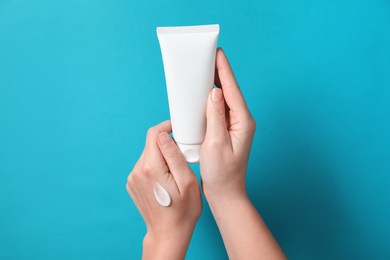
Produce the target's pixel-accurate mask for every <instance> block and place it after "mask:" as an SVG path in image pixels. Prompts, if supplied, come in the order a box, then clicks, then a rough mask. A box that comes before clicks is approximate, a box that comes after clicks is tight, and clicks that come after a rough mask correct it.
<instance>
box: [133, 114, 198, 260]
mask: <svg viewBox="0 0 390 260" xmlns="http://www.w3.org/2000/svg"><path fill="white" fill-rule="evenodd" d="M170 132H171V123H170V121H165V122H162V123H161V124H159V125H157V126H154V127H152V128H150V129H149V130H148V133H147V137H146V144H145V149H144V151H143V153H142V154H141V156H140V158H139V160H138V162H137V163H136V165H135V166H134V169H133V170H132V171H131V173H130V175H129V177H128V180H127V184H126V189H127V191H128V193H129V194H130V196H131V198H132V199H133V201H134V203H135V204H136V206H137V208H138V210H139V212H140V213H141V215H142V217H143V218H144V221H145V224H146V226H147V234H146V236H145V238H144V242H143V259H184V256H185V254H186V251H187V248H188V244H189V242H190V240H191V236H192V233H193V230H194V228H195V224H196V222H197V220H198V219H199V216H200V213H201V211H202V200H201V195H200V189H199V184H198V181H197V178H196V176H195V174H194V173H193V172H192V170H191V169H190V168H189V166H188V164H187V162H186V160H185V159H184V157H183V155H182V153H181V152H180V150H179V148H178V147H177V145H176V144H175V142H174V141H173V139H172V138H171V137H170V136H169V133H170ZM158 185H160V186H158ZM159 187H160V188H161V187H162V188H163V189H165V190H166V191H167V192H168V194H169V195H170V198H171V201H170V202H169V206H162V205H160V204H159V203H158V202H157V199H156V197H155V194H154V193H155V189H156V188H157V189H158V188H159ZM163 195H164V192H163Z"/></svg>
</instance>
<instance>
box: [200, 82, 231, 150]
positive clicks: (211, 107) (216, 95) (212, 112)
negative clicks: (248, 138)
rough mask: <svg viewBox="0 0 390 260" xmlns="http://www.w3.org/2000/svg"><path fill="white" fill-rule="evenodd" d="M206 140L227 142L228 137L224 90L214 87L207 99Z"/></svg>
mask: <svg viewBox="0 0 390 260" xmlns="http://www.w3.org/2000/svg"><path fill="white" fill-rule="evenodd" d="M206 118H207V130H206V137H205V141H208V140H209V141H213V142H217V143H225V142H226V140H227V137H228V131H227V123H226V115H225V101H224V97H223V91H222V89H220V88H213V89H212V90H211V92H210V95H209V98H208V101H207V111H206Z"/></svg>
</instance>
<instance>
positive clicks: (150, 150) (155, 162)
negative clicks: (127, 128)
mask: <svg viewBox="0 0 390 260" xmlns="http://www.w3.org/2000/svg"><path fill="white" fill-rule="evenodd" d="M171 131H172V127H171V121H170V120H167V121H164V122H162V123H160V124H158V125H156V126H154V127H151V128H149V130H148V133H147V135H146V143H145V149H144V153H143V158H144V163H145V164H147V165H148V166H150V167H152V166H154V167H156V168H161V167H162V166H163V165H165V160H164V157H163V156H162V154H161V152H160V150H159V148H158V144H157V137H158V134H159V133H161V132H168V133H169V132H171Z"/></svg>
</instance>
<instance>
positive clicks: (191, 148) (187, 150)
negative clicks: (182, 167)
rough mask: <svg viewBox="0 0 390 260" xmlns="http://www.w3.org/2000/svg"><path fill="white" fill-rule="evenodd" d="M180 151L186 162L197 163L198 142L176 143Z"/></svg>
mask: <svg viewBox="0 0 390 260" xmlns="http://www.w3.org/2000/svg"><path fill="white" fill-rule="evenodd" d="M177 146H178V147H179V149H180V151H181V152H182V153H183V155H184V157H185V158H186V160H187V162H188V163H198V162H199V153H200V146H201V145H200V144H179V143H177Z"/></svg>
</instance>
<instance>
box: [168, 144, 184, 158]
mask: <svg viewBox="0 0 390 260" xmlns="http://www.w3.org/2000/svg"><path fill="white" fill-rule="evenodd" d="M180 155H181V154H180V152H179V149H178V148H176V147H175V146H174V145H173V144H171V145H169V147H167V149H166V151H165V157H166V158H170V159H174V158H178V157H180Z"/></svg>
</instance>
